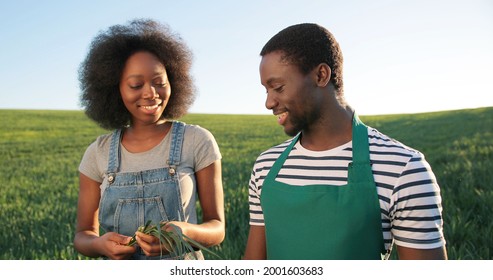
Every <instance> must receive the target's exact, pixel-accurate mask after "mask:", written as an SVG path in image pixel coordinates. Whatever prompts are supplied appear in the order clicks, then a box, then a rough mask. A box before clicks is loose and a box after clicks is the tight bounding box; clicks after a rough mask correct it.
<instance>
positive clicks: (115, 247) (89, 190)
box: [74, 173, 135, 259]
mask: <svg viewBox="0 0 493 280" xmlns="http://www.w3.org/2000/svg"><path fill="white" fill-rule="evenodd" d="M79 181H80V185H79V201H78V206H77V227H76V230H75V238H74V247H75V249H76V250H77V251H79V252H80V253H81V254H83V255H85V256H88V257H100V256H107V257H109V258H111V259H124V258H127V257H129V256H130V255H131V254H133V253H134V252H135V248H134V247H129V246H126V245H125V244H127V243H128V242H129V241H130V239H131V238H130V237H128V236H124V235H121V234H117V233H115V232H109V233H106V234H105V235H103V236H101V237H99V221H98V210H99V199H100V196H101V195H100V189H99V185H100V183H99V182H96V181H94V180H92V179H91V178H89V177H87V176H85V175H84V174H82V173H80V176H79Z"/></svg>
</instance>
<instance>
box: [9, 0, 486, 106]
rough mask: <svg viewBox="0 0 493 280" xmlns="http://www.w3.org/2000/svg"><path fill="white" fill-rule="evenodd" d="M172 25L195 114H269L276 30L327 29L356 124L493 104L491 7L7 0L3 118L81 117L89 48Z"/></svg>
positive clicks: (472, 3)
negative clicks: (110, 32)
mask: <svg viewBox="0 0 493 280" xmlns="http://www.w3.org/2000/svg"><path fill="white" fill-rule="evenodd" d="M143 17H145V18H153V19H156V20H159V21H161V22H164V23H167V24H168V25H169V26H170V27H171V28H172V29H173V30H174V31H176V32H177V33H179V34H180V35H181V36H182V37H183V39H184V40H185V41H186V42H187V43H188V45H189V46H190V48H191V49H192V51H193V53H194V66H193V75H194V77H195V82H196V85H197V88H198V97H197V100H196V102H195V104H194V106H193V107H192V108H191V112H192V113H227V114H229V113H239V114H269V113H270V112H269V111H268V110H267V109H265V107H264V101H265V89H264V88H263V87H262V86H261V85H260V81H259V80H260V79H259V74H258V64H259V62H260V57H259V55H258V53H259V51H260V49H261V48H262V47H263V45H264V44H265V42H267V40H268V39H270V38H271V37H272V36H273V35H274V34H275V33H277V32H278V31H280V30H281V29H283V28H285V27H287V26H289V25H292V24H297V23H301V22H314V23H318V24H320V25H323V26H325V27H326V28H327V29H329V30H330V31H331V32H333V33H334V35H335V36H336V38H337V39H338V41H339V43H340V45H341V47H342V51H343V55H344V60H345V65H344V83H345V94H346V98H347V100H348V101H349V103H350V104H351V105H352V106H353V107H354V108H355V109H356V110H357V111H358V112H359V114H360V115H375V114H393V113H416V112H431V111H442V110H452V109H463V108H477V107H486V106H493V83H492V82H491V80H492V78H491V76H492V74H493V71H492V69H493V1H490V0H483V1H481V0H465V1H457V0H448V1H441V0H438V1H433V0H414V1H404V0H403V1H390V0H387V1H385V0H375V1H357V0H349V1H339V0H338V1H331V0H325V1H322V0H317V1H310V0H307V1H299V0H295V1H292V0H283V1H259V0H249V1H214V0H211V1H192V0H188V1H187V0H182V1H176V0H174V1H165V0H161V1H159V0H155V1H153V0H139V1H125V0H119V1H114V0H112V1H103V0H98V1H92V0H86V1H49V0H47V1H38V0H36V1H27V0H17V1H3V0H2V1H0V38H1V39H0V40H1V44H0V48H1V52H0V85H1V89H0V108H16V109H64V110H79V109H82V108H81V107H80V105H79V84H78V78H77V70H78V67H79V65H80V62H81V61H82V60H83V59H84V57H85V55H86V53H87V51H88V46H89V44H90V42H91V40H92V38H93V37H94V36H95V35H96V34H97V33H98V32H99V31H100V30H103V29H106V28H107V27H109V26H111V25H114V24H122V23H126V22H128V21H129V20H131V19H134V18H143Z"/></svg>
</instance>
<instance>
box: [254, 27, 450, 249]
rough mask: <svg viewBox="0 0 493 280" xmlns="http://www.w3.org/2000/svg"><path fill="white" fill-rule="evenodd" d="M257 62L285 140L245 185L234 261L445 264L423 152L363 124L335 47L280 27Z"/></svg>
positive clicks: (436, 195) (305, 31)
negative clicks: (394, 257) (239, 251)
mask: <svg viewBox="0 0 493 280" xmlns="http://www.w3.org/2000/svg"><path fill="white" fill-rule="evenodd" d="M260 55H261V56H262V60H261V63H260V78H261V83H262V85H263V86H264V87H265V88H266V90H267V100H266V103H265V105H266V107H267V108H268V109H269V110H272V111H273V113H274V115H276V116H277V118H278V123H279V124H280V125H281V126H283V127H284V131H285V133H286V134H287V135H289V136H293V138H292V139H290V140H288V141H286V142H284V143H281V144H279V145H277V146H275V147H272V148H270V149H269V150H267V151H265V152H263V153H262V154H261V155H260V156H259V157H258V159H257V161H256V162H255V165H254V167H253V172H252V176H251V181H250V189H249V203H250V232H249V237H248V242H247V246H246V251H245V256H244V259H381V258H382V257H384V258H385V257H386V256H388V255H389V254H390V250H391V248H392V246H393V244H394V242H395V245H396V248H397V254H398V257H399V258H400V259H447V253H446V250H445V240H444V236H443V231H442V229H443V220H442V215H441V212H442V206H441V197H440V188H439V186H438V184H437V182H436V179H435V176H434V174H433V172H432V170H431V168H430V166H429V164H428V163H427V162H426V160H425V158H424V155H423V154H421V153H420V152H419V151H416V150H413V149H412V148H409V147H407V146H405V145H404V144H402V143H399V142H397V141H395V140H393V139H391V138H389V137H388V136H386V135H384V134H382V133H380V132H378V131H377V130H376V129H373V128H370V127H367V126H365V125H364V124H363V123H362V122H361V121H360V120H359V118H358V116H357V114H355V112H354V110H353V109H352V108H351V107H350V106H349V105H348V104H347V103H346V101H345V99H344V95H343V79H342V66H343V65H342V64H343V58H342V53H341V50H340V47H339V44H338V43H337V41H336V40H335V38H334V37H333V35H332V34H331V33H330V32H329V31H327V30H326V29H325V28H323V27H321V26H319V25H316V24H298V25H294V26H290V27H288V28H286V29H284V30H282V31H281V32H279V33H278V34H277V35H275V36H274V37H273V38H271V39H270V40H269V42H267V44H266V45H265V46H264V48H263V49H262V51H261V53H260Z"/></svg>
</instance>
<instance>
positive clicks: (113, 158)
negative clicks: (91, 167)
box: [107, 129, 122, 183]
mask: <svg viewBox="0 0 493 280" xmlns="http://www.w3.org/2000/svg"><path fill="white" fill-rule="evenodd" d="M121 135H122V129H116V130H115V131H113V134H112V136H111V142H110V151H109V156H108V170H107V174H108V181H109V182H110V183H112V182H113V180H114V178H115V174H116V173H117V172H118V169H119V168H120V156H121V149H120V139H121Z"/></svg>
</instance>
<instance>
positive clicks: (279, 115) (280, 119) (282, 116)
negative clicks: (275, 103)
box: [275, 112, 288, 125]
mask: <svg viewBox="0 0 493 280" xmlns="http://www.w3.org/2000/svg"><path fill="white" fill-rule="evenodd" d="M275 116H276V117H277V122H278V123H279V124H280V125H283V124H284V123H285V122H286V119H287V116H288V112H282V113H275Z"/></svg>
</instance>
